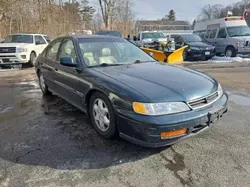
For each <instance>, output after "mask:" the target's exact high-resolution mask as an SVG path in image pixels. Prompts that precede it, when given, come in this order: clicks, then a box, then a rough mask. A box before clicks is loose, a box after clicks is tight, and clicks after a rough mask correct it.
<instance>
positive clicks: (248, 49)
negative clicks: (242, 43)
mask: <svg viewBox="0 0 250 187" xmlns="http://www.w3.org/2000/svg"><path fill="white" fill-rule="evenodd" d="M236 52H237V54H243V55H245V54H250V47H240V48H238V49H237V51H236Z"/></svg>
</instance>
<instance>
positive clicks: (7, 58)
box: [0, 52, 30, 65]
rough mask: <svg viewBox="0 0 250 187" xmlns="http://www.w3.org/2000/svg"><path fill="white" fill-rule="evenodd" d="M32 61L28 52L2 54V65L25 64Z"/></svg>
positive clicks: (0, 54) (0, 63)
mask: <svg viewBox="0 0 250 187" xmlns="http://www.w3.org/2000/svg"><path fill="white" fill-rule="evenodd" d="M29 60H30V55H29V53H28V52H23V53H0V65H15V64H25V63H28V62H29Z"/></svg>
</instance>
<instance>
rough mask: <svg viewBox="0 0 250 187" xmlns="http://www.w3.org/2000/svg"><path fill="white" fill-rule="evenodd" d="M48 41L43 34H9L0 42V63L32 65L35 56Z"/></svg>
mask: <svg viewBox="0 0 250 187" xmlns="http://www.w3.org/2000/svg"><path fill="white" fill-rule="evenodd" d="M48 43H49V39H48V37H47V35H43V34H11V35H9V36H8V37H7V38H6V39H5V40H4V41H3V43H0V65H14V64H25V63H29V64H30V65H31V66H34V64H35V60H36V57H37V56H38V55H39V54H40V53H41V52H42V51H43V50H44V48H45V47H46V46H47V45H48Z"/></svg>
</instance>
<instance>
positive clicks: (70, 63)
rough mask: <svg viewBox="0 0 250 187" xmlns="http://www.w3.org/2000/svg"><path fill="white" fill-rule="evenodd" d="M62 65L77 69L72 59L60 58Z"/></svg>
mask: <svg viewBox="0 0 250 187" xmlns="http://www.w3.org/2000/svg"><path fill="white" fill-rule="evenodd" d="M60 64H61V65H63V66H68V67H76V64H75V63H74V60H73V58H72V57H60Z"/></svg>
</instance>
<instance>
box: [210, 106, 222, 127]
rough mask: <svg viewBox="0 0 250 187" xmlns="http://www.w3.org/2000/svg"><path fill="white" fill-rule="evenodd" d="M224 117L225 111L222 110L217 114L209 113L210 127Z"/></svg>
mask: <svg viewBox="0 0 250 187" xmlns="http://www.w3.org/2000/svg"><path fill="white" fill-rule="evenodd" d="M222 115H223V109H220V110H218V111H216V112H209V113H208V125H210V124H214V123H215V122H216V121H218V120H220V118H221V117H222Z"/></svg>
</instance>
